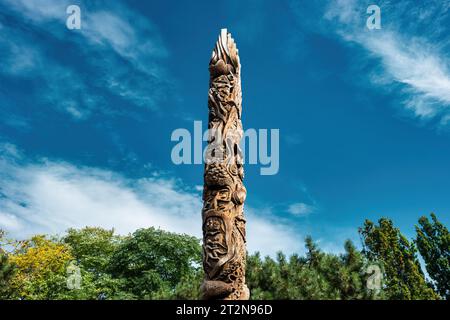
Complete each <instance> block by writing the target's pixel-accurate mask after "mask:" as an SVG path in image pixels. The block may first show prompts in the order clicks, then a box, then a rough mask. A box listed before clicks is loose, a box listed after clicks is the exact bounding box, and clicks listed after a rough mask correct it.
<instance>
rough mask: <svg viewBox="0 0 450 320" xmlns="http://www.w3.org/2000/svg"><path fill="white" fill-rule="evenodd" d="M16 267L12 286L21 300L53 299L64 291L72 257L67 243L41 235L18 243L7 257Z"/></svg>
mask: <svg viewBox="0 0 450 320" xmlns="http://www.w3.org/2000/svg"><path fill="white" fill-rule="evenodd" d="M9 258H10V260H11V262H12V263H13V264H15V265H16V266H17V272H16V273H15V275H14V277H13V278H12V279H11V287H12V289H13V290H14V291H15V292H16V296H15V298H20V299H27V300H28V299H54V298H57V297H58V295H59V293H60V292H61V291H67V290H68V288H67V284H66V279H67V274H66V267H67V265H68V264H69V262H70V261H72V260H73V256H72V254H71V253H70V248H69V247H68V246H67V245H64V244H61V243H58V242H55V241H52V240H50V239H47V238H46V237H45V236H43V235H38V236H34V237H32V238H31V239H30V240H28V241H23V242H20V243H19V246H18V247H16V249H15V250H14V252H13V254H11V255H10V256H9Z"/></svg>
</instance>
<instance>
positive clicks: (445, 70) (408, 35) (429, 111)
mask: <svg viewBox="0 0 450 320" xmlns="http://www.w3.org/2000/svg"><path fill="white" fill-rule="evenodd" d="M378 5H380V7H381V17H382V29H381V30H368V29H367V28H366V27H365V21H366V19H367V17H368V15H367V14H366V13H365V9H366V8H367V5H366V6H365V4H364V3H361V2H358V1H342V0H340V1H331V2H330V3H329V5H328V6H327V8H326V10H325V13H324V17H325V19H327V20H328V21H330V22H331V23H333V24H334V25H333V26H334V28H333V30H335V31H336V32H337V34H338V35H340V37H341V38H342V39H343V40H345V41H348V42H351V43H356V44H358V45H360V46H361V47H362V48H364V49H365V50H367V52H368V58H369V59H378V60H379V62H380V65H379V68H377V69H376V70H375V71H373V73H372V75H371V80H373V81H372V82H373V83H374V84H375V85H383V86H385V87H386V88H387V89H388V90H389V89H390V87H391V86H392V85H393V84H396V85H398V88H399V90H400V92H399V94H400V95H401V99H402V105H403V108H404V109H405V110H407V111H410V112H412V114H413V115H414V116H416V117H418V118H421V119H430V118H434V117H441V118H445V117H446V116H447V115H449V114H450V65H449V63H450V61H449V60H448V51H446V49H445V44H446V41H447V42H448V41H449V38H448V34H447V35H443V34H442V29H441V28H442V26H441V23H442V22H443V20H442V19H443V16H445V13H446V12H447V13H448V10H449V6H448V4H445V2H442V1H440V2H435V1H431V2H430V3H429V5H427V6H426V7H423V8H418V9H416V8H415V7H414V6H406V5H405V3H403V4H402V3H398V4H397V3H395V4H394V3H390V2H381V3H378ZM383 17H385V18H386V19H383ZM405 19H410V20H412V21H414V22H415V23H417V24H419V25H423V24H424V21H423V20H425V21H426V26H425V27H424V28H423V29H421V30H416V29H415V28H414V27H413V26H409V25H408V23H409V21H408V22H406V23H404V21H405ZM385 21H388V22H385ZM447 50H448V48H447Z"/></svg>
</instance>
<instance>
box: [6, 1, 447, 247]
mask: <svg viewBox="0 0 450 320" xmlns="http://www.w3.org/2000/svg"><path fill="white" fill-rule="evenodd" d="M70 4H76V5H79V6H80V8H81V21H82V28H81V30H69V29H67V28H66V18H67V16H68V15H67V14H66V8H67V6H68V5H70ZM370 4H377V5H379V6H380V8H381V27H382V28H381V30H369V29H367V28H366V19H367V17H368V16H369V14H367V13H366V9H367V7H368V5H370ZM449 10H450V2H449V1H426V2H425V1H424V2H422V1H402V2H401V3H393V2H389V1H371V2H367V1H350V0H349V1H320V2H319V3H316V4H314V3H313V2H312V1H227V2H223V3H218V4H215V5H212V4H211V2H207V1H158V2H157V1H145V2H144V1H131V0H130V1H114V2H113V1H75V0H70V1H65V0H63V1H56V0H54V1H51V0H40V1H37V0H36V1H33V0H14V1H13V0H0V57H1V60H0V228H2V229H5V230H7V231H8V232H9V234H10V235H12V236H14V237H18V238H21V237H26V236H28V235H30V234H33V233H44V232H45V233H62V232H64V230H66V229H67V228H69V227H83V226H85V225H98V226H103V227H106V228H111V227H114V228H115V229H116V230H117V231H118V232H120V233H128V232H132V231H133V230H135V229H137V228H141V227H148V226H157V227H161V228H164V229H167V230H171V231H176V232H184V233H188V234H193V235H196V236H200V233H201V218H200V209H201V191H200V186H201V185H202V173H203V166H202V165H181V166H176V165H174V164H173V163H172V161H171V158H170V155H171V149H172V148H173V146H174V142H172V141H171V140H170V136H171V133H172V131H173V130H175V129H177V128H186V129H189V130H190V131H193V121H195V120H202V121H203V122H204V125H206V120H207V89H208V79H209V74H208V62H209V58H210V55H211V51H212V48H213V46H214V43H215V41H216V40H217V37H218V35H219V32H220V29H221V28H224V27H226V28H228V30H229V31H230V32H231V33H232V35H233V37H234V38H235V40H236V42H237V45H238V48H239V52H240V58H241V64H242V87H243V88H242V89H243V125H244V128H255V129H260V128H264V129H279V130H280V170H279V173H278V174H276V175H273V176H261V175H260V174H259V170H260V166H258V165H247V166H246V168H245V169H246V179H245V185H246V187H247V190H248V196H247V202H246V214H247V217H248V233H249V238H248V247H249V249H250V251H256V250H259V251H261V252H262V253H264V254H273V253H274V252H276V251H277V250H284V251H286V252H288V253H291V252H303V250H304V249H303V239H304V237H305V235H308V234H310V235H312V236H313V237H314V238H315V239H316V240H317V241H319V242H320V245H321V247H322V248H323V249H324V250H327V251H333V252H337V251H340V250H342V245H343V241H344V240H345V239H347V238H350V239H353V240H354V241H355V242H357V243H358V242H359V238H358V234H357V228H358V227H359V226H361V225H362V223H363V221H364V219H366V218H368V219H371V220H377V219H378V218H380V217H382V216H387V217H390V218H392V219H393V220H394V222H395V224H396V225H397V226H398V227H400V228H401V230H402V231H403V232H404V233H405V234H406V235H408V236H409V237H412V236H413V235H414V224H415V223H417V219H418V218H419V217H420V216H421V215H425V214H428V213H430V212H436V213H437V215H438V217H439V218H440V219H441V220H442V221H443V222H444V223H445V224H447V225H449V224H450V215H449V212H450V200H449V196H448V194H449V191H450V170H449V164H450V131H449V128H450V61H449V56H450V55H449V53H450V36H449V25H450V12H449Z"/></svg>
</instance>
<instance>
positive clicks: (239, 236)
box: [202, 29, 250, 300]
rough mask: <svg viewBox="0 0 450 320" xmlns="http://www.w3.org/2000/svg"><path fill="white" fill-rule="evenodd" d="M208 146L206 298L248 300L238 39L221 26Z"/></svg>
mask: <svg viewBox="0 0 450 320" xmlns="http://www.w3.org/2000/svg"><path fill="white" fill-rule="evenodd" d="M209 72H210V81H209V92H208V109H209V118H208V129H209V138H208V148H207V152H206V159H205V171H204V187H203V209H202V219H203V268H204V271H205V279H204V282H203V284H202V293H203V298H204V299H225V300H246V299H248V298H249V296H250V293H249V290H248V288H247V286H246V284H245V263H246V261H245V260H246V245H245V242H246V239H245V219H244V213H243V206H244V201H245V197H246V193H247V191H246V189H245V187H244V185H243V178H244V168H243V163H242V156H241V150H240V148H239V143H240V141H241V139H242V136H243V129H242V123H241V114H242V106H241V103H242V94H241V74H240V72H241V65H240V62H239V56H238V50H237V48H236V44H235V42H234V40H233V38H231V34H230V33H228V32H227V30H226V29H222V30H221V34H220V36H219V40H218V41H217V43H216V46H215V48H214V51H213V53H212V57H211V61H210V63H209Z"/></svg>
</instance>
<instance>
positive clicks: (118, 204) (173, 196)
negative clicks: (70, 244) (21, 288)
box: [0, 144, 303, 255]
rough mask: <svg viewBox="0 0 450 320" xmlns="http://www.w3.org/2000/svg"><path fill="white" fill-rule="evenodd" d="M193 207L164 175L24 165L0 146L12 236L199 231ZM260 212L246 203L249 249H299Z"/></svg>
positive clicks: (3, 199)
mask: <svg viewBox="0 0 450 320" xmlns="http://www.w3.org/2000/svg"><path fill="white" fill-rule="evenodd" d="M200 212H201V192H200V191H198V190H196V188H188V187H186V186H185V185H183V184H182V182H180V181H179V180H177V179H174V178H171V177H169V176H166V175H158V174H153V175H150V176H149V177H146V178H141V179H135V180H134V179H128V178H126V177H124V176H122V175H120V174H118V173H116V172H112V171H108V170H101V169H97V168H90V167H77V166H75V165H72V164H70V163H67V162H58V161H49V160H40V161H37V162H32V163H30V162H27V161H25V160H24V159H23V155H22V153H21V152H20V151H19V150H17V148H16V147H15V146H14V145H12V144H3V145H2V146H0V228H3V229H6V230H7V231H8V232H9V234H10V235H11V236H14V237H17V238H23V237H27V236H29V235H31V234H35V233H59V234H61V233H63V232H64V231H65V230H66V229H67V228H70V227H76V228H81V227H84V226H101V227H104V228H115V230H117V231H118V232H119V233H121V234H126V233H129V232H132V231H134V230H136V229H138V228H145V227H150V226H154V227H160V228H162V229H165V230H169V231H173V232H179V233H186V234H190V235H194V236H197V237H201V215H200ZM260 213H261V212H260V211H258V210H257V209H255V208H247V209H246V215H247V219H248V230H247V233H248V248H249V251H250V252H254V251H260V252H261V253H262V254H264V255H273V254H275V252H276V251H279V250H283V251H285V252H288V253H292V252H299V251H302V248H301V246H302V243H303V242H302V241H301V240H302V239H301V238H302V237H301V236H299V235H298V234H297V232H295V230H294V229H293V228H292V227H291V226H289V225H288V224H286V223H285V222H284V221H281V220H279V219H278V218H276V217H275V216H272V215H268V214H264V215H261V214H260Z"/></svg>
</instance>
